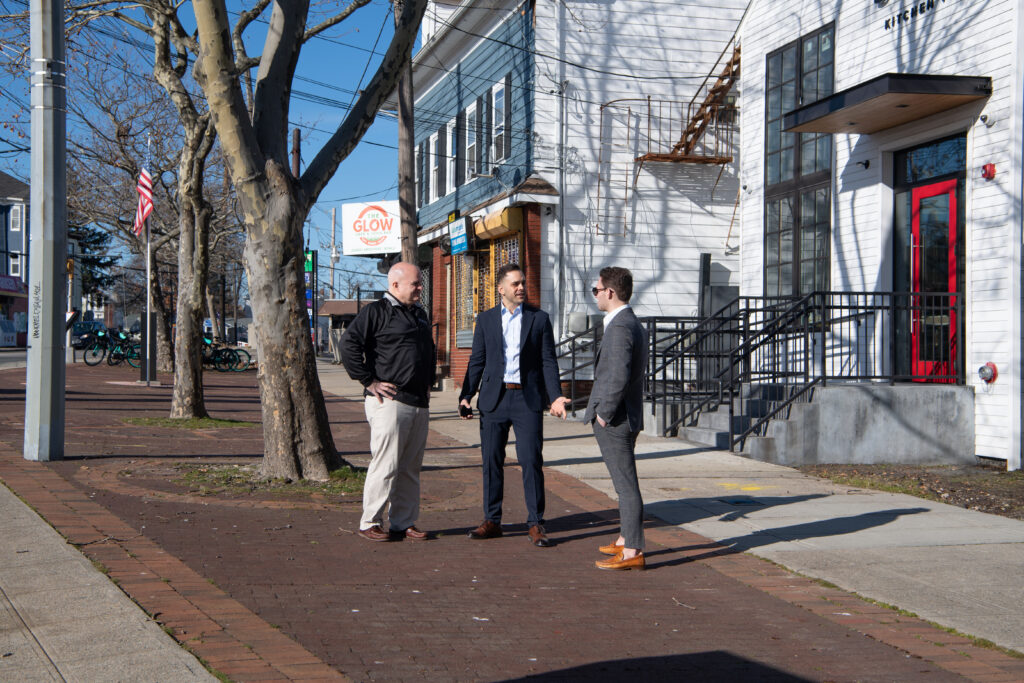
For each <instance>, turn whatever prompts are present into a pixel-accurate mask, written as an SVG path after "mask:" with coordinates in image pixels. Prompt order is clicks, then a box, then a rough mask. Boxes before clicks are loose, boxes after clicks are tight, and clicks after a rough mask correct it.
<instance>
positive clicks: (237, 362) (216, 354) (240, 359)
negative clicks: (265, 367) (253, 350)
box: [203, 337, 252, 372]
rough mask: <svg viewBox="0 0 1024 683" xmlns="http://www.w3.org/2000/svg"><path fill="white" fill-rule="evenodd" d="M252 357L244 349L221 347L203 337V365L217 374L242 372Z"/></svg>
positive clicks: (247, 367) (217, 343) (246, 368)
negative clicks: (211, 368)
mask: <svg viewBox="0 0 1024 683" xmlns="http://www.w3.org/2000/svg"><path fill="white" fill-rule="evenodd" d="M251 363H252V357H251V356H250V355H249V352H248V351H246V350H245V349H239V348H233V347H230V346H223V345H221V344H220V343H219V342H214V341H213V340H212V339H210V338H209V337H203V365H206V366H210V365H212V366H213V367H214V369H215V370H217V371H218V372H231V371H234V372H244V371H245V370H248V369H249V365H250V364H251Z"/></svg>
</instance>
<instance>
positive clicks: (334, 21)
mask: <svg viewBox="0 0 1024 683" xmlns="http://www.w3.org/2000/svg"><path fill="white" fill-rule="evenodd" d="M369 4H370V0H352V2H351V3H349V6H348V7H346V8H345V9H343V10H341V12H339V13H338V14H335V15H334V16H333V17H330V18H329V19H326V20H325V21H322V22H320V23H319V24H317V25H316V26H314V27H313V28H311V29H307V30H306V32H305V33H304V34H303V36H302V42H303V43H305V42H306V41H307V40H309V39H310V38H312V37H313V36H316V35H319V34H320V33H323V32H324V31H326V30H327V29H329V28H331V27H332V26H336V25H338V24H340V23H341V22H343V21H345V20H346V19H348V18H349V16H351V14H352V13H353V12H355V11H356V10H357V9H359V8H360V7H365V6H366V5H369Z"/></svg>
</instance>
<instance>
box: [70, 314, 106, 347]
mask: <svg viewBox="0 0 1024 683" xmlns="http://www.w3.org/2000/svg"><path fill="white" fill-rule="evenodd" d="M105 329H107V328H106V327H105V326H104V325H103V323H101V322H99V321H98V320H88V321H83V322H77V323H75V324H74V325H72V326H71V346H72V347H74V348H76V349H81V348H85V345H86V343H87V340H88V338H89V337H90V336H92V335H95V334H96V332H98V331H100V330H105Z"/></svg>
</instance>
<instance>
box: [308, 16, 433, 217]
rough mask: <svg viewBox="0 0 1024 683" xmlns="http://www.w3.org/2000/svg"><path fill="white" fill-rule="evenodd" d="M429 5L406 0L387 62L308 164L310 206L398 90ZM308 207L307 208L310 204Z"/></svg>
mask: <svg viewBox="0 0 1024 683" xmlns="http://www.w3.org/2000/svg"><path fill="white" fill-rule="evenodd" d="M426 7H427V0H406V2H405V3H404V7H403V8H402V14H401V16H400V17H399V19H398V24H397V25H396V26H395V36H394V38H393V39H392V40H391V45H389V46H388V51H387V53H386V54H385V55H384V61H382V62H381V64H380V66H379V67H378V68H377V73H375V74H374V75H373V78H372V79H371V80H370V83H369V84H368V85H367V86H366V88H365V89H364V90H363V92H362V94H361V95H360V96H359V99H358V100H356V103H355V105H354V106H353V107H352V109H351V111H349V113H348V116H346V117H345V120H344V121H342V122H341V125H339V126H338V129H337V130H336V131H335V132H334V135H332V136H331V139H330V140H328V141H327V144H325V145H324V146H323V147H322V148H321V149H320V151H319V152H318V153H317V155H316V157H315V158H314V159H313V161H312V162H311V163H310V164H309V166H308V167H306V172H305V173H303V174H302V188H303V189H304V190H305V194H306V201H307V202H308V204H309V206H312V205H313V203H315V202H316V198H317V197H318V196H319V195H320V193H321V192H322V191H323V189H324V187H326V186H327V182H328V181H329V180H330V179H331V176H333V175H334V172H335V171H336V170H338V166H340V165H341V162H342V161H344V160H345V157H347V156H348V155H349V154H350V153H351V152H352V150H353V149H354V148H355V146H356V145H357V144H359V141H360V140H361V139H362V137H363V134H365V133H366V130H367V129H368V128H369V127H370V124H371V123H373V119H374V118H375V117H376V116H377V111H378V110H379V109H380V106H381V104H382V103H383V102H384V100H385V99H387V97H388V96H389V95H390V94H391V91H392V90H394V89H395V85H396V84H397V83H398V79H399V77H400V76H401V74H402V70H403V66H404V65H405V64H406V63H407V62H408V61H409V57H410V55H411V54H412V47H413V43H414V42H415V41H416V33H417V30H418V29H419V25H420V21H421V20H422V19H423V12H424V11H425V10H426ZM306 208H307V209H308V206H307V207H306Z"/></svg>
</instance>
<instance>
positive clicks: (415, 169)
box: [412, 145, 423, 209]
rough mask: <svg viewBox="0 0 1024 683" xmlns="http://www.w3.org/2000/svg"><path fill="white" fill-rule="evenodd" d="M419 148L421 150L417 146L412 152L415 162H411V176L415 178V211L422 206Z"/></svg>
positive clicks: (421, 175) (421, 160) (421, 169)
mask: <svg viewBox="0 0 1024 683" xmlns="http://www.w3.org/2000/svg"><path fill="white" fill-rule="evenodd" d="M421 148H422V145H418V146H417V147H416V150H415V151H414V152H413V155H414V156H415V161H414V162H413V165H412V167H413V175H414V178H415V183H414V187H415V188H416V208H417V209H418V208H420V207H421V206H423V168H422V167H421V166H420V164H422V163H423V159H422V155H421V154H420V149H421Z"/></svg>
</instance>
